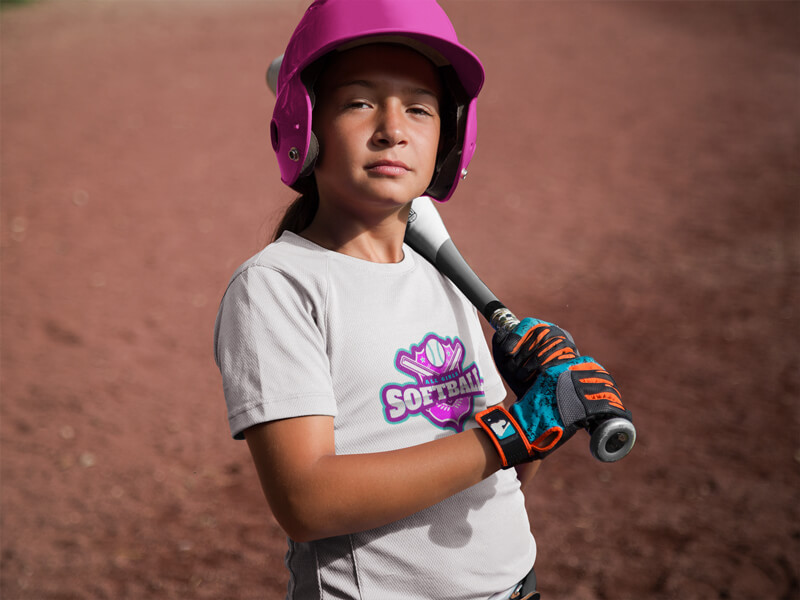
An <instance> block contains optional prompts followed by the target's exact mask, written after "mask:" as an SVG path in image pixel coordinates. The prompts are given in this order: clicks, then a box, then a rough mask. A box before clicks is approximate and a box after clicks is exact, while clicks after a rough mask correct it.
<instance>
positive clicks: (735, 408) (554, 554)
mask: <svg viewBox="0 0 800 600" xmlns="http://www.w3.org/2000/svg"><path fill="white" fill-rule="evenodd" d="M442 4H443V6H444V7H445V9H446V10H447V11H448V13H449V14H450V16H451V18H452V20H453V21H454V23H455V25H456V29H457V30H458V32H459V37H460V39H461V40H462V42H464V43H465V44H466V45H468V46H469V47H470V48H471V49H473V50H474V51H475V52H476V53H477V54H478V55H479V56H480V57H481V59H482V60H483V62H484V64H485V67H486V69H487V74H488V76H487V81H486V85H485V88H484V90H483V93H482V96H481V99H480V102H479V113H478V114H479V142H478V150H477V153H476V155H475V158H474V160H473V163H472V166H471V169H470V174H469V176H468V178H467V180H466V181H465V182H464V183H463V184H462V185H461V186H460V188H459V190H458V192H457V193H456V196H455V197H454V198H453V200H452V201H451V202H450V203H449V204H447V205H445V206H443V207H442V208H441V213H442V215H443V218H444V220H445V222H446V224H447V226H448V228H449V229H450V232H451V234H452V235H453V238H454V239H455V241H456V243H457V244H458V246H459V247H460V249H461V251H462V253H463V254H464V255H465V256H466V258H467V260H468V261H469V262H470V263H471V264H472V265H473V267H474V268H475V270H476V271H477V272H478V273H479V274H481V275H482V277H483V279H484V280H485V281H486V282H487V284H488V285H489V286H490V287H491V288H492V289H494V290H495V291H496V292H497V294H498V295H499V296H500V297H501V299H503V300H504V301H505V302H506V303H507V304H508V305H509V306H510V307H511V308H512V310H514V311H515V312H516V313H517V314H519V315H531V316H537V317H541V318H544V319H547V320H550V321H554V322H556V323H559V324H561V325H562V326H564V327H565V328H567V329H568V330H570V331H571V332H572V333H573V334H574V335H575V338H576V340H577V341H578V344H579V346H580V348H581V350H582V351H583V352H584V353H586V354H591V355H593V356H595V357H597V358H598V359H599V360H600V361H601V362H602V363H603V364H604V365H605V366H606V367H607V368H608V369H609V370H610V371H611V372H612V373H613V374H614V376H615V378H616V379H617V381H618V383H619V385H620V387H621V389H622V392H623V397H624V399H625V401H626V405H627V406H628V407H629V408H630V409H631V410H632V411H633V414H634V419H635V424H636V426H637V429H638V432H639V441H638V442H637V445H636V447H635V448H634V451H633V452H632V453H631V455H630V456H628V457H627V458H625V459H624V460H623V461H621V462H619V463H616V464H612V465H607V464H601V463H598V462H597V461H595V460H593V459H592V458H591V457H590V456H589V453H588V436H585V435H581V436H580V437H578V438H576V439H575V440H573V441H571V442H570V443H569V444H568V445H567V446H565V447H564V448H563V450H560V451H559V452H557V453H556V454H554V455H553V456H552V457H551V458H548V459H547V461H545V464H544V465H543V466H542V469H541V471H540V473H539V475H538V476H537V477H536V478H535V479H534V481H533V482H532V483H531V485H530V486H529V487H528V488H527V490H526V497H527V505H528V508H529V512H530V516H531V521H532V528H533V531H534V534H535V536H536V539H537V542H538V548H539V556H538V560H537V572H538V576H539V580H540V588H541V591H542V593H543V597H544V599H545V600H594V599H603V600H606V599H607V600H612V599H614V600H642V599H647V600H661V599H664V600H666V599H676V600H677V599H681V600H709V599H715V598H721V599H741V600H750V599H753V598H759V599H762V600H768V599H770V600H796V599H797V598H798V597H800V584H799V583H798V578H799V577H800V566H799V565H800V509H799V508H798V507H800V477H799V476H800V408H799V406H800V404H799V403H798V396H799V395H800V382H799V380H798V369H799V368H800V365H798V356H800V344H799V343H798V333H797V332H798V329H799V326H798V317H799V316H800V302H799V301H800V296H799V294H800V227H799V223H798V205H799V204H800V203H799V202H798V199H800V185H798V184H799V176H798V165H800V142H799V140H800V137H799V136H798V132H799V131H800V102H798V99H800V42H799V41H798V40H800V38H799V37H798V36H797V32H798V30H800V27H799V26H800V4H798V3H795V2H564V3H558V2H519V1H517V2H514V1H511V0H498V1H495V2H490V1H478V0H474V1H471V0H467V1H456V0H449V1H444V2H443V3H442ZM305 5H306V3H305V2H299V1H246V0H232V1H227V2H217V1H211V0H209V1H196V2H192V1H165V2H151V1H138V2H136V1H126V0H119V1H114V2H109V1H82V2H78V1H74V2H73V1H70V2H66V1H64V2H53V1H51V2H45V1H42V2H33V3H28V4H24V5H14V6H9V5H5V4H4V5H3V8H2V11H0V19H1V25H2V31H1V33H2V38H1V39H2V42H0V43H1V44H2V45H1V46H0V50H1V51H2V75H1V76H2V99H1V102H2V103H1V104H0V109H1V110H2V113H1V115H0V116H1V117H2V123H1V125H2V131H1V135H2V137H1V138H0V143H2V155H1V158H2V163H1V164H0V167H2V172H1V173H0V175H1V176H2V188H0V192H2V197H1V201H2V205H1V206H0V216H1V217H2V224H1V225H0V244H1V246H2V248H1V249H2V263H1V265H2V307H1V310H2V330H1V333H2V357H1V358H2V405H1V407H0V416H2V421H0V434H1V436H2V441H1V442H0V452H1V454H0V460H1V461H2V465H1V469H0V476H1V477H2V479H0V484H1V485H2V492H1V493H0V500H2V505H1V507H0V508H1V512H0V525H1V526H2V530H1V531H0V536H1V540H0V544H1V546H2V550H1V552H2V553H1V554H0V560H1V561H2V563H1V564H2V576H1V577H0V596H2V598H3V599H4V600H27V599H30V600H55V599H59V600H67V599H94V598H97V599H105V598H108V599H121V598H126V599H127V598H134V599H140V598H141V599H144V598H147V599H149V598H159V599H161V598H164V599H178V598H180V599H186V598H200V599H202V598H208V599H254V598H282V597H283V593H284V591H285V588H286V582H287V577H288V576H287V573H286V571H285V569H284V567H283V554H284V551H285V540H284V536H283V534H282V532H281V530H280V528H279V526H278V525H277V523H276V522H275V520H274V518H273V517H272V515H271V513H270V512H269V510H268V508H267V506H266V503H265V501H264V499H263V497H262V493H261V490H260V488H259V485H258V482H257V479H256V475H255V471H254V469H253V467H252V464H251V461H250V457H249V454H248V451H247V448H246V446H245V445H244V444H243V443H240V442H234V441H233V440H231V439H230V436H229V431H228V425H227V420H226V414H225V407H224V400H223V396H222V386H221V380H220V376H219V372H218V371H217V369H216V366H215V364H214V361H213V357H212V345H211V339H212V329H213V324H214V317H215V314H216V309H217V304H218V302H219V300H220V298H221V295H222V293H223V291H224V289H225V286H226V284H227V281H228V278H229V277H230V275H231V274H232V273H233V270H234V269H235V267H236V266H238V265H239V264H240V263H241V262H243V261H244V260H245V259H246V258H248V257H249V256H250V255H252V254H253V253H255V252H256V251H257V250H259V249H260V248H261V246H262V245H263V244H264V243H265V241H266V240H267V238H268V237H269V234H270V231H271V229H272V228H273V226H274V225H275V223H276V220H277V218H278V216H279V215H280V213H281V211H282V210H283V208H284V207H285V206H286V205H287V204H288V203H289V202H290V201H291V199H292V197H293V194H292V192H291V191H290V190H289V189H288V188H285V187H284V186H282V184H281V183H280V181H279V176H278V172H277V164H276V161H275V157H274V155H273V153H272V150H271V147H270V144H269V137H268V125H269V119H270V116H271V112H272V106H273V99H272V97H271V95H270V94H269V92H268V91H267V88H266V85H265V84H264V73H265V70H266V67H267V65H268V64H269V61H270V60H271V59H272V58H273V57H274V56H276V55H277V54H279V53H281V52H282V50H283V48H284V46H285V44H286V42H287V40H288V37H289V35H290V32H291V30H292V29H293V27H294V25H295V24H296V22H297V20H298V19H299V18H300V16H301V14H302V11H303V9H304V7H305ZM487 334H488V331H487ZM498 518H502V516H501V515H498Z"/></svg>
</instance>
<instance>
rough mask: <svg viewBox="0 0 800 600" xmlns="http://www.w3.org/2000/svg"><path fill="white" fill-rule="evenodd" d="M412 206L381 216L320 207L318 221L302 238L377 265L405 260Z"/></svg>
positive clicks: (313, 223)
mask: <svg viewBox="0 0 800 600" xmlns="http://www.w3.org/2000/svg"><path fill="white" fill-rule="evenodd" d="M410 209H411V203H410V202H409V203H408V204H406V205H404V206H400V207H398V208H397V210H393V211H391V212H389V213H386V214H384V215H380V216H374V215H373V216H370V217H366V216H365V215H357V216H354V215H350V214H347V213H345V212H342V211H337V212H332V213H329V212H328V211H326V210H325V208H324V205H320V207H319V210H318V211H317V214H316V215H315V217H314V220H313V221H312V222H311V225H309V226H308V228H307V229H305V230H304V231H302V232H301V233H300V235H301V236H302V237H304V238H306V239H307V240H309V241H311V242H314V243H315V244H317V245H319V246H322V247H323V248H327V249H328V250H333V251H334V252H340V253H341V254H346V255H347V256H352V257H354V258H360V259H362V260H367V261H370V262H375V263H399V262H400V261H402V260H403V238H404V237H405V233H406V223H407V222H408V213H409V210H410Z"/></svg>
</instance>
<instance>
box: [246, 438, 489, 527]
mask: <svg viewBox="0 0 800 600" xmlns="http://www.w3.org/2000/svg"><path fill="white" fill-rule="evenodd" d="M248 442H251V437H250V436H248ZM258 445H259V444H258V443H257V442H256V443H250V446H251V451H253V456H254V459H255V460H256V466H257V467H258V470H259V475H260V476H261V481H262V487H263V488H264V492H265V494H266V496H267V500H268V501H269V504H270V506H271V508H272V510H273V513H274V514H275V517H276V518H277V519H278V522H279V523H280V524H281V525H282V526H283V528H284V529H285V530H286V532H287V534H288V535H289V537H291V538H292V539H294V540H295V541H310V540H314V539H321V538H325V537H331V536H335V535H343V534H348V533H354V532H357V531H363V530H366V529H372V528H374V527H379V526H382V525H386V524H388V523H391V522H393V521H397V520H399V519H402V518H404V517H407V516H409V515H411V514H413V513H416V512H419V511H420V510H423V509H425V508H428V507H429V506H432V505H434V504H436V503H438V502H440V501H442V500H444V499H445V498H448V497H450V496H452V495H453V494H456V493H458V492H460V491H462V490H465V489H467V488H468V487H470V486H472V485H475V484H476V483H478V482H480V481H482V480H483V479H485V478H486V477H488V476H489V475H491V474H492V473H494V472H495V471H497V470H498V469H499V468H500V459H499V456H498V454H497V451H496V450H495V449H494V447H493V446H492V444H491V441H490V440H489V438H488V437H487V436H486V434H485V433H484V432H483V431H482V430H480V429H472V430H467V431H465V432H462V433H459V434H455V435H451V436H448V437H445V438H441V439H438V440H435V441H432V442H428V443H425V444H422V445H419V446H412V447H409V448H403V449H400V450H392V451H388V452H379V453H374V454H353V455H336V454H332V453H326V454H321V455H319V456H317V457H316V458H315V459H314V460H313V461H311V462H305V463H301V466H299V467H295V468H294V469H291V468H285V469H280V470H277V472H276V470H275V469H272V470H271V471H269V472H268V471H267V470H265V469H264V464H263V463H262V465H261V466H259V457H258V455H257V453H258ZM290 470H293V472H290Z"/></svg>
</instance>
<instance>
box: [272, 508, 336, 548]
mask: <svg viewBox="0 0 800 600" xmlns="http://www.w3.org/2000/svg"><path fill="white" fill-rule="evenodd" d="M272 512H273V514H274V516H275V519H276V520H277V521H278V524H279V525H280V526H281V528H282V529H283V531H284V533H286V535H287V536H288V537H289V539H291V540H292V541H294V542H301V543H307V542H314V541H316V540H321V539H324V538H327V537H332V536H334V535H337V534H338V533H340V532H337V531H336V529H335V528H334V527H332V525H333V520H332V519H331V518H329V517H327V516H326V515H324V514H322V513H321V512H320V511H319V510H318V509H313V508H312V509H310V508H309V507H298V506H293V507H284V508H283V510H275V508H273V509H272Z"/></svg>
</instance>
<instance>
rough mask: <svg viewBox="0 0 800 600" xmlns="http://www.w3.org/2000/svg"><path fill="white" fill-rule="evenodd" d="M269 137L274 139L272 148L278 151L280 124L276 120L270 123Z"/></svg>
mask: <svg viewBox="0 0 800 600" xmlns="http://www.w3.org/2000/svg"><path fill="white" fill-rule="evenodd" d="M269 137H270V139H271V140H272V149H273V150H275V151H276V152H277V151H278V148H279V147H280V136H279V135H278V124H277V123H275V121H272V122H271V123H270V124H269Z"/></svg>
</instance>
